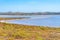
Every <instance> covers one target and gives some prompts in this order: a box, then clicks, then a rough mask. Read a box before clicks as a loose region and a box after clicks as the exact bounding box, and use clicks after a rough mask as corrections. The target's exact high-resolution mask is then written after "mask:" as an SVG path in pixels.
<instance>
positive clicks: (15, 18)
mask: <svg viewBox="0 0 60 40" xmlns="http://www.w3.org/2000/svg"><path fill="white" fill-rule="evenodd" d="M16 19H28V18H0V20H16Z"/></svg>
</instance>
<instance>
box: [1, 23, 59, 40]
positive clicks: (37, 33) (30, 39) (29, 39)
mask: <svg viewBox="0 0 60 40" xmlns="http://www.w3.org/2000/svg"><path fill="white" fill-rule="evenodd" d="M0 40H60V28H50V27H44V26H29V25H21V24H20V25H18V24H9V23H0Z"/></svg>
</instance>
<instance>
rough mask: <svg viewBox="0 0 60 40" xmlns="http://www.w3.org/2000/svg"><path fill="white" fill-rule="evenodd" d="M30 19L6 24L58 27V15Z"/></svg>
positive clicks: (59, 19)
mask: <svg viewBox="0 0 60 40" xmlns="http://www.w3.org/2000/svg"><path fill="white" fill-rule="evenodd" d="M30 17H31V19H24V20H23V19H22V20H8V21H6V22H8V23H14V24H24V25H37V26H51V27H52V26H55V27H56V26H60V15H45V16H44V15H40V16H30Z"/></svg>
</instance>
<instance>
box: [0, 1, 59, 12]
mask: <svg viewBox="0 0 60 40" xmlns="http://www.w3.org/2000/svg"><path fill="white" fill-rule="evenodd" d="M8 11H12V12H60V0H0V12H8Z"/></svg>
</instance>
